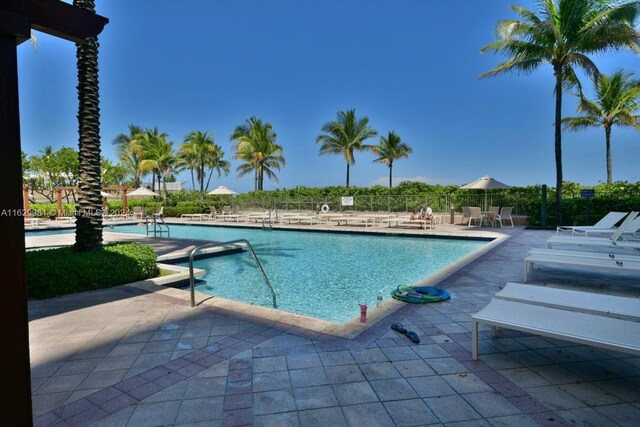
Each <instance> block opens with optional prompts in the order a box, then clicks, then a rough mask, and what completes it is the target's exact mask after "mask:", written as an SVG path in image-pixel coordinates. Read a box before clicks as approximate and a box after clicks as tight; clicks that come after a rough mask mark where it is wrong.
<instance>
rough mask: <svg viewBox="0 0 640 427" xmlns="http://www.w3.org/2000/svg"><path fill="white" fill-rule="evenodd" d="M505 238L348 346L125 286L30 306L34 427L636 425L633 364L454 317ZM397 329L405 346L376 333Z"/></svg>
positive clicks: (591, 284) (477, 305)
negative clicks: (474, 327) (474, 355)
mask: <svg viewBox="0 0 640 427" xmlns="http://www.w3.org/2000/svg"><path fill="white" fill-rule="evenodd" d="M509 233H511V234H512V238H511V239H509V240H507V241H506V242H505V243H504V244H502V245H501V246H499V247H497V248H495V249H493V250H491V251H490V252H489V253H487V254H485V255H484V256H482V257H481V258H479V259H477V260H476V261H474V262H472V263H471V264H469V265H468V266H466V267H464V268H463V269H462V270H460V271H458V272H457V273H455V274H454V275H453V276H450V277H449V278H447V279H446V280H445V281H444V282H443V283H441V284H440V286H443V287H446V288H448V289H449V290H450V291H452V292H453V294H454V298H452V299H451V300H450V301H447V302H443V303H438V304H430V305H425V306H418V305H406V306H404V307H403V308H401V309H400V310H398V311H396V312H395V313H393V314H392V315H390V316H388V317H387V318H385V319H383V320H382V321H380V322H379V323H378V324H376V325H375V326H373V327H371V328H370V329H368V330H367V331H366V332H364V333H362V334H361V335H360V336H358V337H357V338H356V339H354V340H348V339H343V338H335V337H332V336H328V335H323V334H320V333H317V332H310V331H306V330H304V329H301V328H298V327H292V326H289V325H286V324H282V323H278V322H264V321H261V320H260V319H256V318H252V317H251V316H250V313H229V312H224V311H223V310H221V309H219V308H214V307H206V306H201V307H199V308H198V309H195V310H192V309H190V308H189V305H188V303H187V299H186V298H176V297H175V292H176V291H173V293H172V292H166V291H159V292H153V293H147V292H144V291H142V290H139V289H135V288H130V287H126V286H123V287H118V288H113V289H109V290H103V291H96V292H90V293H84V294H82V295H72V296H67V297H61V298H55V299H51V300H46V301H34V302H30V304H29V309H30V316H31V319H32V320H31V321H30V338H31V358H32V359H31V363H32V382H33V403H34V415H35V423H36V425H43V426H44V425H71V426H84V425H93V424H95V425H100V426H125V425H130V426H153V425H202V426H212V425H224V426H239V425H251V424H253V425H264V426H297V425H303V426H307V425H317V426H327V425H331V426H341V425H352V426H374V425H375V426H378V425H380V426H387V425H451V426H453V425H456V426H463V425H469V426H488V425H495V426H528V425H594V426H596V425H606V426H609V425H623V426H637V425H639V423H640V421H639V420H640V358H639V357H633V356H630V355H627V354H619V353H613V352H610V351H602V350H597V349H595V348H592V347H587V346H581V345H574V344H570V343H567V342H562V341H557V340H551V339H543V338H541V337H536V336H532V335H527V334H523V333H518V332H514V331H509V330H502V331H501V332H500V333H499V335H498V336H497V337H492V336H491V335H490V333H488V332H487V330H485V331H484V332H482V333H481V338H482V341H481V345H480V349H481V350H480V352H481V356H480V361H477V362H474V361H472V360H471V355H470V353H469V350H470V335H471V334H470V316H471V314H472V313H475V312H477V311H479V310H480V309H481V308H482V307H483V306H484V305H485V304H487V303H488V301H489V300H490V299H491V297H492V296H493V295H494V294H495V293H496V292H497V291H498V290H499V289H500V288H501V287H502V286H504V284H505V283H506V282H507V281H521V280H522V273H523V262H522V259H523V258H524V256H525V254H526V251H527V250H528V249H529V248H530V247H543V246H544V240H545V238H546V237H547V236H548V235H550V232H544V231H529V230H523V229H515V230H513V231H509ZM533 282H534V283H539V284H542V283H553V284H559V285H563V286H569V287H576V286H578V284H581V285H582V286H583V287H585V288H587V289H590V290H592V291H596V292H602V291H606V292H612V293H616V294H625V295H634V296H637V295H638V294H640V288H639V287H638V285H639V284H640V283H639V282H640V280H639V279H638V278H637V277H633V276H630V275H607V276H605V275H598V274H589V273H588V272H582V271H581V272H566V271H561V270H559V269H552V268H546V267H545V268H543V269H542V270H539V269H536V271H535V273H534V275H533ZM395 322H401V323H403V324H404V325H405V327H407V328H408V329H411V330H414V331H416V332H417V333H418V335H419V336H420V338H421V342H420V344H419V345H415V344H412V343H411V342H410V341H409V340H408V339H407V338H406V337H404V336H400V335H398V334H397V333H396V332H394V331H392V330H390V328H389V326H390V325H391V324H392V323H395Z"/></svg>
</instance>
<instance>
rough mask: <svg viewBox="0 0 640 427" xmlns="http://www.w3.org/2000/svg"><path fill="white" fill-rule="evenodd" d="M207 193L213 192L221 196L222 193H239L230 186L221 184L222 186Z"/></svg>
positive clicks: (212, 193)
mask: <svg viewBox="0 0 640 427" xmlns="http://www.w3.org/2000/svg"><path fill="white" fill-rule="evenodd" d="M207 194H211V195H214V196H216V195H217V196H220V195H231V196H233V195H236V194H238V193H236V192H235V191H233V190H231V189H230V188H227V187H225V186H224V185H221V186H220V187H218V188H216V189H215V190H213V191H209V192H208V193H207Z"/></svg>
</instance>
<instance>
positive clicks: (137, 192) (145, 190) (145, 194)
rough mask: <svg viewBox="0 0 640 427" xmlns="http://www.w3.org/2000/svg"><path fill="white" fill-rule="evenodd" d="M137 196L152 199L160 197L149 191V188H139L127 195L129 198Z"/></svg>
mask: <svg viewBox="0 0 640 427" xmlns="http://www.w3.org/2000/svg"><path fill="white" fill-rule="evenodd" d="M136 196H141V197H152V196H159V194H158V193H154V192H153V191H151V190H149V189H148V188H144V187H140V188H137V189H135V190H133V191H131V192H129V193H127V197H136Z"/></svg>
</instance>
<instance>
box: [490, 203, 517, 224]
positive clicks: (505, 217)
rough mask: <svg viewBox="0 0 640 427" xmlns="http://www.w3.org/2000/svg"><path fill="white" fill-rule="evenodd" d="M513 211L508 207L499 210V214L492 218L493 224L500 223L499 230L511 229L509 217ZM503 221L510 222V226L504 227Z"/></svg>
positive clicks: (510, 218)
mask: <svg viewBox="0 0 640 427" xmlns="http://www.w3.org/2000/svg"><path fill="white" fill-rule="evenodd" d="M512 210H513V207H508V208H502V209H500V213H499V214H496V215H495V216H494V217H493V222H495V221H497V222H498V223H500V228H503V227H504V228H513V218H512V217H511V211H512ZM503 221H509V222H511V226H510V227H506V226H505V225H504V224H503Z"/></svg>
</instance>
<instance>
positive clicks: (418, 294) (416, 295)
mask: <svg viewBox="0 0 640 427" xmlns="http://www.w3.org/2000/svg"><path fill="white" fill-rule="evenodd" d="M391 296H392V297H393V298H395V299H397V300H398V301H403V302H409V303H413V304H426V303H429V302H440V301H444V300H447V299H449V298H450V297H451V295H450V294H449V291H447V290H446V289H442V288H436V287H433V286H406V285H400V286H398V287H397V288H396V289H394V290H393V291H391Z"/></svg>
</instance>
